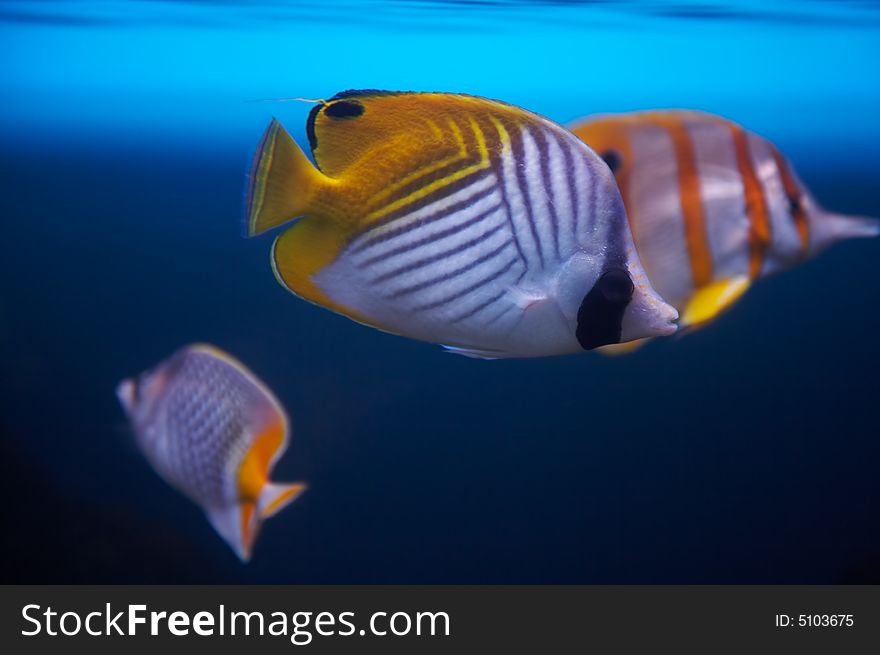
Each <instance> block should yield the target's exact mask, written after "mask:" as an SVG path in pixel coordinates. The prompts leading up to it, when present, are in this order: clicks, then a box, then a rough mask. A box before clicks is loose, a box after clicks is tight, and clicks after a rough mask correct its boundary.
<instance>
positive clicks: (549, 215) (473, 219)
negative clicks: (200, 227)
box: [245, 90, 677, 359]
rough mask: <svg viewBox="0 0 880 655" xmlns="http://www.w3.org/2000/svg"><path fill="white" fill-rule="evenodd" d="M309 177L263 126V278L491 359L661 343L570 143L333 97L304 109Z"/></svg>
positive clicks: (457, 103)
mask: <svg viewBox="0 0 880 655" xmlns="http://www.w3.org/2000/svg"><path fill="white" fill-rule="evenodd" d="M306 132H307V135H308V138H309V143H310V146H311V152H312V155H313V157H314V160H315V163H316V165H317V167H316V166H315V165H313V164H312V163H311V162H310V161H309V159H308V158H307V157H306V155H305V154H304V153H303V151H302V150H301V149H300V148H299V147H298V146H297V144H296V143H295V142H294V141H293V139H291V137H290V136H289V135H288V133H287V132H286V131H285V130H284V128H283V127H282V126H281V125H280V124H279V123H278V122H277V121H275V120H273V121H272V122H271V124H270V125H269V127H268V129H267V131H266V133H265V135H264V136H263V139H262V142H261V143H260V145H259V148H258V150H257V154H256V157H255V160H254V164H253V169H252V172H251V176H250V185H249V191H248V197H247V206H246V216H245V220H246V225H245V231H246V233H247V235H248V236H254V235H258V234H261V233H263V232H265V231H267V230H270V229H272V228H275V227H278V226H281V225H286V224H288V223H290V222H291V221H294V219H296V220H295V222H293V223H292V225H289V226H288V227H287V229H286V230H285V231H284V232H282V233H281V234H280V236H278V237H277V238H276V239H275V242H274V245H273V247H272V253H271V262H272V268H273V270H274V272H275V276H276V278H277V279H278V281H279V282H280V283H281V285H282V286H283V287H285V288H286V289H288V290H289V291H291V292H293V293H294V294H296V295H298V296H300V297H302V298H304V299H306V300H308V301H311V302H312V303H315V304H318V305H321V306H323V307H326V308H328V309H330V310H333V311H335V312H338V313H340V314H343V315H345V316H347V317H349V318H351V319H353V320H355V321H358V322H360V323H363V324H366V325H369V326H372V327H375V328H378V329H380V330H383V331H386V332H391V333H395V334H399V335H404V336H408V337H411V338H415V339H419V340H423V341H428V342H432V343H437V344H441V345H443V346H444V347H445V348H447V349H448V350H451V351H453V352H457V353H460V354H464V355H468V356H472V357H480V358H486V359H495V358H508V357H538V356H546V355H561V354H567V353H574V352H579V351H583V350H589V349H592V348H595V347H598V346H602V345H604V344H610V343H619V342H622V341H629V340H632V339H638V338H641V337H650V336H660V335H667V334H671V333H672V332H674V331H675V329H676V324H675V320H676V319H677V312H676V311H675V310H674V309H673V308H672V307H670V306H669V305H668V304H667V303H665V302H664V301H663V300H662V299H661V298H660V296H658V295H657V294H656V293H655V292H654V290H653V289H652V288H651V286H650V283H649V282H648V278H647V276H646V275H645V272H644V270H643V269H642V266H641V264H640V263H639V259H638V256H637V254H636V250H635V248H634V246H633V242H632V237H631V235H630V232H629V228H628V225H627V220H626V213H625V209H624V206H623V202H622V201H621V198H620V193H619V192H618V190H617V184H616V182H615V180H614V176H613V175H612V174H611V172H610V171H609V170H608V167H607V166H606V165H605V164H604V162H602V160H601V159H600V158H599V157H598V156H597V155H596V154H595V153H594V152H593V151H592V150H591V149H590V148H589V147H587V146H586V145H585V144H584V143H583V142H582V141H581V140H580V139H578V138H577V137H575V136H574V135H573V134H572V133H571V132H569V131H568V130H566V129H565V128H563V127H561V126H559V125H557V124H556V123H553V122H551V121H550V120H548V119H546V118H543V117H541V116H539V115H537V114H534V113H531V112H529V111H526V110H524V109H520V108H519V107H515V106H513V105H509V104H505V103H502V102H498V101H494V100H487V99H485V98H479V97H475V96H466V95H457V94H450V93H415V92H389V91H374V90H370V91H346V92H343V93H340V94H337V95H336V96H334V97H333V98H331V99H330V100H327V101H320V102H319V104H316V105H315V107H314V108H313V109H312V111H311V113H310V115H309V117H308V122H307V125H306Z"/></svg>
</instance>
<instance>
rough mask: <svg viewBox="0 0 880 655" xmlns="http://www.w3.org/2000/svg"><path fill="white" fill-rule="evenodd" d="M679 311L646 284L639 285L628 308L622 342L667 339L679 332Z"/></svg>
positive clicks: (621, 335) (622, 327) (621, 337)
mask: <svg viewBox="0 0 880 655" xmlns="http://www.w3.org/2000/svg"><path fill="white" fill-rule="evenodd" d="M677 321H678V310H677V309H675V307H673V306H672V305H670V304H669V303H667V302H666V301H665V300H663V298H661V297H660V295H659V294H658V293H657V292H656V291H655V290H654V289H653V288H652V287H651V286H650V285H646V284H637V285H636V287H635V289H634V290H633V297H632V301H631V302H630V303H629V305H628V306H627V308H626V312H625V313H624V316H623V323H622V325H621V332H620V340H621V341H622V342H623V341H632V340H634V339H643V338H645V337H666V336H669V335H670V334H673V333H674V332H675V331H676V330H678V323H677Z"/></svg>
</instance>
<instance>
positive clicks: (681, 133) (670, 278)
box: [570, 110, 878, 352]
mask: <svg viewBox="0 0 880 655" xmlns="http://www.w3.org/2000/svg"><path fill="white" fill-rule="evenodd" d="M570 127H571V129H572V131H573V132H574V133H575V134H577V135H578V136H579V137H581V138H582V139H583V140H584V141H585V142H586V143H587V144H589V145H590V147H592V148H593V149H594V150H595V151H596V152H597V153H598V154H599V155H600V156H601V157H602V158H603V159H604V160H605V162H606V163H607V164H608V166H609V168H610V169H611V170H612V171H613V172H614V175H615V177H616V178H617V181H618V184H619V185H620V191H621V194H622V195H623V200H624V204H625V205H626V210H627V216H628V218H629V222H630V228H631V230H632V234H633V238H634V240H635V244H636V249H637V250H638V254H639V257H640V259H641V262H642V264H643V265H644V267H645V270H646V271H647V272H648V278H649V279H650V281H651V284H652V285H653V287H654V288H655V289H656V290H657V292H658V293H659V294H660V295H661V296H662V297H663V298H664V300H666V301H667V302H669V303H671V304H672V305H673V306H674V307H676V309H678V311H679V312H680V314H681V320H680V325H681V326H682V327H687V326H696V325H700V324H703V323H705V322H707V321H709V320H711V319H713V318H714V317H715V316H717V315H718V314H719V313H720V312H722V311H724V310H725V309H726V308H728V307H729V306H730V305H732V304H733V303H734V302H736V300H737V299H738V298H740V296H741V295H742V294H743V293H744V292H745V291H746V289H748V288H749V286H750V285H751V284H752V283H753V282H754V281H755V280H756V279H757V278H760V277H762V276H765V275H768V274H770V273H773V272H775V271H779V270H783V269H786V268H790V267H791V266H794V265H795V264H797V263H798V262H801V261H803V260H805V259H807V258H808V257H812V256H814V255H816V254H817V253H819V252H820V251H821V250H823V249H824V248H826V247H827V246H829V245H831V244H832V243H834V242H836V241H840V240H843V239H848V238H853V237H869V236H875V235H877V234H878V222H877V221H876V220H875V219H870V218H864V217H858V216H845V215H842V214H835V213H832V212H828V211H826V210H824V209H823V208H822V207H821V206H820V205H819V203H818V202H817V201H816V199H815V198H814V197H813V195H812V194H811V193H810V192H809V190H808V189H807V188H806V187H805V186H804V184H803V183H802V182H801V180H800V178H799V177H798V175H797V173H796V172H795V170H794V168H793V167H792V165H791V163H790V162H789V161H788V159H787V158H786V157H785V156H784V155H783V154H782V153H781V152H780V151H779V150H778V149H777V148H776V146H774V145H773V144H772V143H771V142H770V141H768V140H767V139H764V138H762V137H760V136H758V135H756V134H754V133H752V132H749V131H747V130H745V129H743V128H742V127H740V126H739V125H737V124H736V123H734V122H732V121H729V120H726V119H724V118H721V117H719V116H714V115H711V114H706V113H702V112H696V111H685V110H668V111H644V112H634V113H629V114H609V115H600V116H596V117H591V118H587V119H585V120H583V121H579V122H576V123H574V124H573V125H571V126H570ZM639 343H640V342H634V343H632V344H626V346H627V347H626V348H625V347H613V346H612V347H611V348H608V349H606V351H610V352H615V351H616V352H625V351H626V350H631V349H632V348H633V347H634V346H636V345H638V344H639Z"/></svg>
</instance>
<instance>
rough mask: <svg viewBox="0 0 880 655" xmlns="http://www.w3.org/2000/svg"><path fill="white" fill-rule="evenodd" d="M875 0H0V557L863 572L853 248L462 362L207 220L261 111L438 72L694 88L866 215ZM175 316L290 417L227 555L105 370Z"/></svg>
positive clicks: (149, 359)
mask: <svg viewBox="0 0 880 655" xmlns="http://www.w3.org/2000/svg"><path fill="white" fill-rule="evenodd" d="M878 55H880V7H878V4H877V3H875V2H849V3H845V2H844V3H830V2H828V3H826V2H810V3H785V2H777V3H767V2H761V3H758V2H739V3H715V2H705V1H704V2H702V3H700V4H692V3H686V2H685V3H676V4H669V3H650V2H626V3H620V4H615V5H606V4H595V3H578V2H558V3H550V2H548V3H544V2H532V3H528V2H482V3H465V2H457V3H452V2H449V3H427V2H425V3H399V2H369V3H367V2H347V3H344V4H338V5H325V4H324V3H315V4H314V5H311V6H309V5H296V6H295V7H289V6H287V5H286V4H282V3H274V2H263V3H257V4H254V3H236V2H229V3H211V2H204V3H202V2H181V3H159V2H133V3H113V2H110V3H107V2H104V3H92V2H74V3H57V2H0V56H2V60H3V61H4V64H3V65H2V66H0V95H2V97H0V100H2V102H0V190H2V193H0V217H2V221H3V232H2V237H0V362H2V365H0V372H2V373H0V434H2V439H0V485H2V490H3V499H4V500H3V503H2V507H3V509H2V519H3V524H4V526H5V529H4V535H5V536H4V539H3V540H2V547H0V567H2V576H0V582H215V583H222V582H245V581H253V582H279V583H281V582H312V583H346V582H356V583H362V582H364V583H365V582H376V583H417V582H426V583H462V582H473V583H488V582H501V583H508V582H520V583H574V582H588V583H596V582H603V583H637V582H644V583H656V582H668V583H685V582H693V583H703V582H737V583H746V582H793V583H808V582H809V583H833V582H880V523H878V520H877V517H878V513H880V478H878V475H877V470H878V463H880V440H878V437H877V435H878V429H877V390H878V385H877V370H878V365H880V347H878V342H877V333H878V330H880V306H878V300H877V299H878V298H880V271H878V261H880V258H878V255H880V242H878V241H876V240H875V241H862V242H850V243H846V244H843V245H839V246H837V247H835V248H834V249H832V250H831V251H829V252H828V253H826V254H824V255H823V256H821V257H820V258H818V259H816V260H814V261H812V262H809V263H807V264H805V265H803V266H801V267H800V268H798V269H797V270H794V271H791V272H788V273H785V274H782V275H779V276H777V277H774V278H772V279H768V280H766V281H763V282H761V283H760V284H758V285H757V286H756V287H755V288H754V289H753V290H752V291H750V292H749V294H748V295H747V296H746V298H745V299H744V300H743V301H742V302H741V303H739V304H738V305H737V306H736V308H735V309H734V310H733V311H731V312H730V313H728V314H727V315H725V316H723V317H722V318H721V319H720V320H718V321H717V322H716V323H715V324H713V325H711V326H710V327H708V328H706V329H704V330H702V331H699V332H696V333H694V334H692V335H689V336H687V337H685V338H681V339H678V338H673V339H667V340H664V341H660V342H655V343H653V344H652V345H650V346H649V347H647V348H645V349H644V350H643V351H641V352H639V353H638V354H637V355H635V356H632V357H627V358H615V359H608V358H603V357H601V356H598V355H591V354H585V355H582V356H573V357H567V358H556V359H544V360H532V361H500V362H481V361H474V360H468V359H464V358H460V357H456V356H452V355H449V354H444V353H442V352H441V351H440V350H439V349H438V348H436V347H432V346H430V345H427V344H422V343H416V342H411V341H408V340H405V339H402V338H399V337H394V336H389V335H385V334H382V333H379V332H377V331H374V330H370V329H367V328H364V327H362V326H359V325H356V324H354V323H352V322H350V321H347V320H345V319H343V318H340V317H338V316H335V315H333V314H331V313H329V312H326V311H323V310H321V309H319V308H316V307H313V306H311V305H308V304H305V303H303V302H301V301H298V300H296V299H295V298H293V297H292V296H290V295H289V294H288V293H286V292H285V291H284V290H283V289H282V288H281V287H280V286H279V285H278V284H277V283H276V282H275V280H274V278H273V276H272V273H271V270H270V268H269V265H268V249H269V241H267V240H266V239H256V240H252V241H245V240H243V239H241V238H240V237H239V220H240V212H241V199H242V192H243V182H244V172H245V170H246V167H247V163H248V160H249V157H250V155H251V151H252V149H253V148H254V146H255V145H256V143H257V141H258V139H259V137H260V135H261V132H262V129H263V127H264V126H265V124H266V123H267V122H268V119H269V118H270V116H271V115H277V116H278V117H279V118H280V119H282V120H283V121H284V123H285V124H286V125H287V126H288V127H289V128H290V130H291V132H292V133H293V134H294V135H295V136H296V137H297V138H298V139H299V140H300V141H301V142H303V141H304V139H303V133H302V126H303V124H304V121H305V116H306V114H307V112H308V109H309V107H308V106H307V105H302V104H300V103H264V102H250V101H252V100H258V99H262V98H276V97H291V96H304V97H328V96H330V95H332V94H333V93H335V92H336V91H339V90H342V89H346V88H352V87H353V88H357V87H375V88H393V89H417V90H449V91H460V92H468V93H474V94H480V95H486V96H490V97H496V98H501V99H505V100H508V101H511V102H514V103H517V104H520V105H523V106H525V107H527V108H529V109H533V110H536V111H539V112H541V113H544V114H546V115H547V116H549V117H551V118H553V119H556V120H558V121H562V122H565V121H568V120H571V119H573V118H576V117H579V116H582V115H586V114H589V113H594V112H609V111H622V110H629V109H636V108H651V107H676V106H681V107H691V108H698V109H704V110H708V111H713V112H717V113H720V114H723V115H725V116H728V117H730V118H733V119H736V120H738V121H740V122H742V123H744V124H745V125H746V126H748V127H749V128H751V129H754V130H756V131H758V132H760V133H761V134H763V135H765V136H767V137H769V138H771V139H773V140H774V141H776V142H777V144H778V145H779V146H780V147H781V148H782V149H783V150H784V151H786V152H787V153H788V154H789V155H790V156H791V157H792V159H793V160H794V162H795V164H796V166H797V168H798V170H799V171H800V173H801V175H802V177H803V178H804V179H805V181H806V182H807V183H808V184H809V185H810V186H811V188H812V189H813V191H814V192H815V194H816V195H817V196H818V197H819V199H820V200H821V201H822V202H823V203H824V204H825V205H826V206H828V207H830V208H833V209H835V210H838V211H846V212H853V213H859V214H867V215H875V216H878V215H880V194H878V191H877V189H878V182H880V147H878V146H880V123H878V121H877V120H876V116H878V115H880V84H878V81H880V80H878V77H880V74H878V70H880V68H878V66H877V62H878ZM191 341H208V342H212V343H215V344H217V345H218V346H220V347H221V348H224V349H226V350H228V351H230V352H231V353H233V354H235V355H236V356H237V357H239V358H241V359H242V360H243V361H245V362H246V363H247V364H248V365H249V366H250V367H251V368H252V369H253V370H254V371H255V372H257V373H258V374H259V375H260V376H261V377H262V378H263V379H264V380H265V381H266V382H267V383H268V384H269V385H270V386H271V387H272V388H273V389H274V390H275V391H276V392H277V394H278V396H279V397H280V398H281V400H282V401H283V402H284V404H285V405H286V406H287V408H288V410H289V411H290V413H291V415H292V418H293V424H294V432H293V439H292V443H291V448H290V450H289V451H288V454H287V455H286V456H285V458H284V459H283V460H282V462H281V463H280V464H279V466H278V467H277V469H276V476H275V477H277V478H278V479H281V480H284V479H290V480H305V481H307V482H308V483H309V484H310V489H309V491H308V492H307V493H306V494H305V495H304V496H303V497H302V498H301V499H300V500H298V501H297V502H296V503H295V504H294V505H293V506H292V507H291V508H289V509H287V510H285V511H284V512H283V513H282V514H280V515H278V516H277V517H276V518H274V519H272V520H271V521H269V522H268V523H267V524H266V526H265V530H264V532H263V534H262V536H261V539H260V541H259V542H258V544H257V548H256V552H255V555H254V560H253V561H252V563H251V564H249V565H247V566H243V565H241V564H240V563H239V562H238V561H237V559H236V558H235V556H234V555H233V553H232V552H231V551H230V550H229V549H228V548H227V546H226V545H225V544H224V543H223V542H222V541H221V540H220V539H219V538H218V537H217V536H216V535H215V534H214V533H213V531H212V529H211V528H210V526H209V525H208V523H207V521H205V520H204V519H203V517H202V515H201V512H200V511H199V510H198V509H197V508H196V507H194V506H192V505H190V504H189V503H188V502H187V501H185V500H184V499H183V498H182V497H180V496H179V495H178V494H177V493H176V492H174V491H172V490H171V489H170V488H168V487H167V486H166V485H165V484H164V483H163V482H162V481H161V480H159V479H158V477H157V476H156V475H155V474H154V473H153V472H152V471H151V469H150V468H149V467H148V466H147V464H146V463H145V461H144V460H143V459H142V457H141V456H140V454H139V453H138V451H137V450H136V448H135V447H134V444H133V441H132V438H131V436H130V435H129V433H128V431H127V429H126V427H125V424H124V419H123V416H122V413H121V411H120V409H119V407H118V406H117V403H116V399H115V397H114V395H113V388H114V386H115V384H116V383H117V381H118V380H119V379H121V378H123V377H126V376H128V375H131V374H132V373H135V372H138V371H140V370H143V369H144V368H147V367H149V366H151V365H152V364H154V363H155V362H157V361H158V360H160V359H162V358H164V357H166V356H167V355H168V354H170V353H171V352H172V351H173V350H175V349H176V348H178V347H179V346H181V345H183V344H185V343H188V342H191Z"/></svg>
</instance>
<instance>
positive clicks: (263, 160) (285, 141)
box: [244, 118, 330, 236]
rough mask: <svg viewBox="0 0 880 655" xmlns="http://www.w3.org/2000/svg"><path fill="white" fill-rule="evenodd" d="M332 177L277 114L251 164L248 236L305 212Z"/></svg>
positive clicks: (246, 216)
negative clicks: (294, 137) (327, 175)
mask: <svg viewBox="0 0 880 655" xmlns="http://www.w3.org/2000/svg"><path fill="white" fill-rule="evenodd" d="M329 185H330V180H329V179H328V178H327V177H326V176H324V175H322V174H321V172H320V171H319V170H318V169H316V168H315V167H314V166H313V165H312V162H310V161H309V159H308V157H306V155H305V153H304V152H303V151H302V150H301V149H300V147H299V146H298V145H296V142H295V141H294V140H293V139H292V138H291V137H290V135H289V134H288V133H287V131H286V130H285V129H284V128H283V127H282V126H281V123H279V122H278V121H277V120H275V119H274V118H273V119H272V122H271V123H270V124H269V127H268V128H266V133H265V134H264V135H263V140H262V141H260V145H259V147H258V148H257V153H256V155H255V156H254V163H253V167H252V168H251V174H250V184H249V186H248V194H247V201H246V207H245V225H244V231H245V235H246V236H254V235H257V234H261V233H263V232H265V231H266V230H270V229H272V228H273V227H277V226H279V225H282V224H284V223H286V222H288V221H290V220H293V219H294V218H297V217H298V216H302V215H303V214H306V213H307V212H309V211H310V210H311V209H313V208H314V207H315V205H316V200H317V197H318V194H319V193H320V191H321V190H323V189H326V188H327V187H328V186H329Z"/></svg>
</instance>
